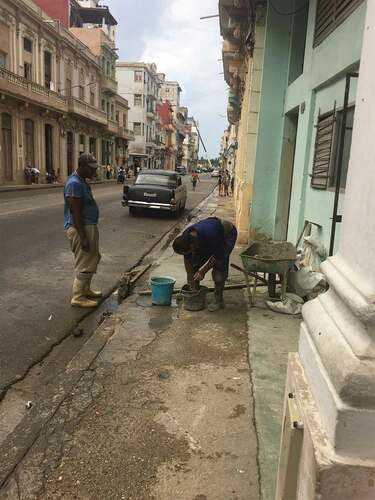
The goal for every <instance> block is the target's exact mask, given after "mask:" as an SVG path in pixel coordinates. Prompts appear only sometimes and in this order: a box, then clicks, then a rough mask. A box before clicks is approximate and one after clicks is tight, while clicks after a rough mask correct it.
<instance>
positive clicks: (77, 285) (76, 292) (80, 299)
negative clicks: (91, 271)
mask: <svg viewBox="0 0 375 500" xmlns="http://www.w3.org/2000/svg"><path fill="white" fill-rule="evenodd" d="M86 287H87V282H85V281H82V280H79V279H77V278H75V280H74V282H73V296H72V300H71V301H70V304H71V305H72V306H73V307H85V308H90V307H91V308H93V307H97V305H98V302H97V301H96V300H91V299H89V298H87V297H86Z"/></svg>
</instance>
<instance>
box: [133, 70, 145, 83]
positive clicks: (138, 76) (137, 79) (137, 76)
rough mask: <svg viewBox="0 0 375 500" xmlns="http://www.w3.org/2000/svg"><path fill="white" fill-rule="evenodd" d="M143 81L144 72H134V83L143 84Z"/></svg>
mask: <svg viewBox="0 0 375 500" xmlns="http://www.w3.org/2000/svg"><path fill="white" fill-rule="evenodd" d="M142 80H143V71H134V81H135V82H142Z"/></svg>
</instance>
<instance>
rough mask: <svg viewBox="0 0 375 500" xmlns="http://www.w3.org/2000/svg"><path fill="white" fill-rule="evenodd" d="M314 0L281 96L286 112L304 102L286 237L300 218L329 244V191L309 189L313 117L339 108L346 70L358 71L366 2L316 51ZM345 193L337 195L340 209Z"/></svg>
mask: <svg viewBox="0 0 375 500" xmlns="http://www.w3.org/2000/svg"><path fill="white" fill-rule="evenodd" d="M316 3H317V0H312V1H311V3H310V11H309V22H308V29H307V38H306V51H305V65H304V73H303V75H302V76H300V77H299V78H298V79H297V80H296V81H294V82H293V83H292V84H291V85H290V86H289V87H288V88H287V92H286V96H285V109H284V111H285V113H287V112H289V111H290V110H291V109H294V108H295V107H296V106H300V105H301V104H302V103H305V111H304V112H303V113H301V111H300V115H299V122H298V130H297V140H296V150H295V161H294V173H293V181H292V193H291V204H290V215H289V227H288V240H289V241H291V242H294V243H295V242H296V241H297V239H298V236H299V234H300V232H301V230H302V228H303V224H304V221H305V220H310V221H313V222H316V223H317V224H320V225H321V226H322V229H321V230H319V229H317V228H316V227H313V235H314V236H316V237H318V238H319V239H320V240H321V241H322V242H323V244H324V245H325V247H326V248H327V249H328V248H329V241H330V233H331V217H332V211H333V200H334V192H333V191H332V190H326V191H322V190H317V189H312V188H311V187H310V181H311V177H310V175H311V172H312V162H313V156H314V145H315V135H316V129H315V125H316V123H317V118H318V115H319V111H320V113H322V114H323V113H325V112H327V111H330V110H332V109H333V107H334V105H335V102H336V108H338V109H340V108H341V107H342V106H343V101H344V91H345V74H346V72H347V71H349V70H353V69H358V63H359V59H360V54H361V47H362V32H363V26H364V18H365V10H366V3H364V4H363V5H361V6H360V7H359V8H358V9H357V10H356V11H355V12H354V13H353V14H352V15H351V16H350V17H349V18H348V19H347V20H346V21H345V22H344V23H343V24H342V25H341V26H339V27H338V28H337V29H336V30H335V31H334V32H333V33H332V34H331V35H330V36H329V37H328V38H327V39H326V40H324V41H323V42H322V43H321V44H320V45H319V46H318V47H317V48H316V49H313V36H314V24H315V12H316ZM355 95H356V81H355V80H352V89H351V94H350V102H351V103H354V101H355ZM343 198H344V194H342V195H341V196H340V207H339V213H341V206H342V201H343ZM339 235H340V225H339V224H338V226H337V237H336V246H337V242H338V241H339Z"/></svg>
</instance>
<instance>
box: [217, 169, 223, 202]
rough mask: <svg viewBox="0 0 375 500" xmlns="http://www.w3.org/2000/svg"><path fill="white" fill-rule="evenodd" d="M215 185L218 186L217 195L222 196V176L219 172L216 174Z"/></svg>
mask: <svg viewBox="0 0 375 500" xmlns="http://www.w3.org/2000/svg"><path fill="white" fill-rule="evenodd" d="M217 185H218V187H219V196H222V195H223V194H222V189H223V176H222V175H221V172H220V173H219V175H218V178H217Z"/></svg>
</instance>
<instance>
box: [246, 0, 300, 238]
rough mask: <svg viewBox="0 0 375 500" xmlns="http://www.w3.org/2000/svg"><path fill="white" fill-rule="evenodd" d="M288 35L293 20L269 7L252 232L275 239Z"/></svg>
mask: <svg viewBox="0 0 375 500" xmlns="http://www.w3.org/2000/svg"><path fill="white" fill-rule="evenodd" d="M274 5H275V6H277V7H278V8H280V10H282V11H285V12H286V11H290V10H292V8H293V2H291V1H289V0H278V1H276V2H274ZM289 33H290V17H289V16H280V15H278V14H277V13H276V12H275V10H274V9H272V8H268V13H267V25H266V40H265V52H264V63H263V79H262V87H261V94H260V111H259V129H258V143H257V149H256V165H255V178H254V191H253V200H252V210H251V232H252V233H259V232H260V233H262V234H264V235H265V236H268V237H273V236H274V231H275V218H276V206H277V191H278V184H279V172H280V157H281V147H282V136H283V128H284V116H283V111H284V95H285V88H286V84H287V75H288V63H289Z"/></svg>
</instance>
